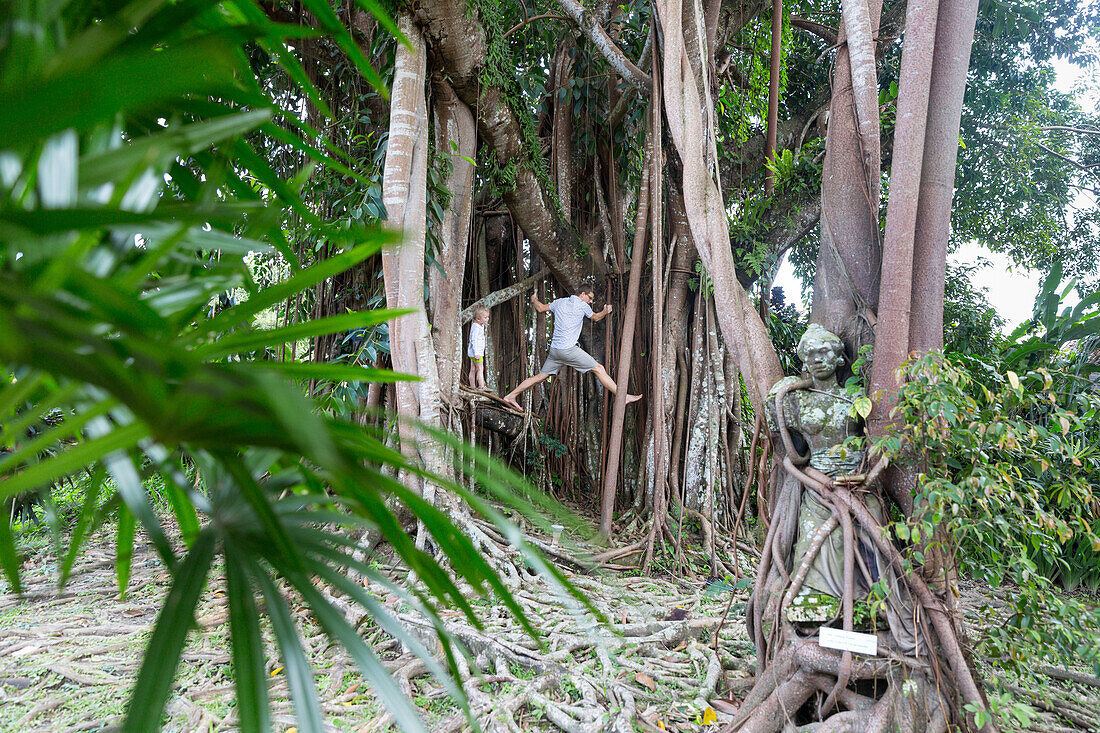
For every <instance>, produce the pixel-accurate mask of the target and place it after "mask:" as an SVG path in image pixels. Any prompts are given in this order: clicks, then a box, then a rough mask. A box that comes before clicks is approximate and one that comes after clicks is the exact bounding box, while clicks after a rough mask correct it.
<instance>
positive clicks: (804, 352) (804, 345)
mask: <svg viewBox="0 0 1100 733" xmlns="http://www.w3.org/2000/svg"><path fill="white" fill-rule="evenodd" d="M795 353H797V354H798V358H799V359H801V360H802V367H803V371H805V372H807V373H809V375H810V376H812V377H815V378H817V379H827V378H829V377H831V376H833V375H834V374H836V371H837V369H839V368H841V367H842V366H844V365H845V364H846V363H847V359H845V358H844V342H843V341H841V340H840V337H839V336H837V335H836V334H835V333H833V332H832V331H829V330H828V329H826V328H825V327H824V326H822V325H820V324H818V323H811V324H810V325H809V327H808V328H807V329H806V333H804V334H802V338H801V339H799V341H798V348H797V349H795Z"/></svg>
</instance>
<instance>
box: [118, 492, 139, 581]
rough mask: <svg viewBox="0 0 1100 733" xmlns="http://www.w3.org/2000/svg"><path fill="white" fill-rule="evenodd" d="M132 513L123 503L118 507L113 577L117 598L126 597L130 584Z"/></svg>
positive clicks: (132, 545)
mask: <svg viewBox="0 0 1100 733" xmlns="http://www.w3.org/2000/svg"><path fill="white" fill-rule="evenodd" d="M134 526H135V525H134V515H133V514H131V513H130V510H129V509H127V508H126V505H125V504H123V505H122V506H120V507H119V508H118V537H117V540H116V542H115V577H116V578H117V579H118V595H119V598H126V586H128V585H129V584H130V563H131V561H132V560H133V558H134Z"/></svg>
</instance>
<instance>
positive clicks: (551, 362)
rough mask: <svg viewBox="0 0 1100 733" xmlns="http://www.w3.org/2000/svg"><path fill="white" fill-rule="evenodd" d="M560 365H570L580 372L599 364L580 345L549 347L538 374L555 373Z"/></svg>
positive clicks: (589, 369) (582, 372)
mask: <svg viewBox="0 0 1100 733" xmlns="http://www.w3.org/2000/svg"><path fill="white" fill-rule="evenodd" d="M562 366H571V367H573V368H574V369H576V370H577V371H578V372H580V373H581V374H584V373H585V372H587V371H591V370H592V369H595V368H596V367H598V366H599V363H598V362H597V361H596V360H595V359H593V358H592V356H591V355H590V354H589V353H588V352H587V351H585V350H584V349H582V348H581V347H580V346H570V347H569V348H568V349H550V353H549V354H547V355H546V362H545V363H544V364H543V365H542V369H539V373H540V374H557V373H558V370H559V369H561V368H562Z"/></svg>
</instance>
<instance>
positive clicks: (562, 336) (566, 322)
mask: <svg viewBox="0 0 1100 733" xmlns="http://www.w3.org/2000/svg"><path fill="white" fill-rule="evenodd" d="M550 312H551V313H553V314H554V337H553V338H552V339H550V348H551V349H571V348H573V347H574V346H576V345H577V340H578V339H579V338H580V337H581V326H583V325H584V319H585V318H591V317H592V306H590V305H588V303H585V302H584V301H583V300H581V299H580V298H578V297H577V296H576V295H570V296H569V297H568V298H558V299H557V300H555V301H554V302H553V303H551V304H550Z"/></svg>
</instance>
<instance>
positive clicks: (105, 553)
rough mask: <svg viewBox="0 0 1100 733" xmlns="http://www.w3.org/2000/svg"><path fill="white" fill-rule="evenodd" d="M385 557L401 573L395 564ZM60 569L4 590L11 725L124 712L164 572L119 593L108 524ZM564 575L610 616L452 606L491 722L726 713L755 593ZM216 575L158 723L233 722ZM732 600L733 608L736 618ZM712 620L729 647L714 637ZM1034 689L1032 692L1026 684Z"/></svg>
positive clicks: (536, 607) (1095, 695)
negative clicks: (534, 633) (601, 619)
mask: <svg viewBox="0 0 1100 733" xmlns="http://www.w3.org/2000/svg"><path fill="white" fill-rule="evenodd" d="M376 562H377V561H376ZM382 569H383V570H387V571H389V572H391V573H393V574H394V575H397V574H398V569H397V568H387V567H386V566H384V565H382ZM56 571H57V564H56V558H55V557H54V556H53V555H52V554H51V553H49V552H41V553H37V554H36V555H35V556H34V558H33V559H31V560H30V561H29V562H28V563H27V564H26V565H25V566H24V574H25V575H24V581H25V584H26V586H27V589H26V593H25V595H24V597H23V598H22V599H17V598H15V597H14V596H12V595H10V594H7V595H0V731H20V733H23V732H25V731H95V730H105V729H110V728H113V727H114V726H117V725H118V724H119V723H120V722H121V719H122V716H123V714H124V712H125V706H126V700H127V697H128V694H129V690H130V688H131V686H132V685H133V683H134V680H135V679H136V676H137V672H138V668H139V665H140V662H141V657H142V653H143V652H144V649H145V645H146V643H147V641H148V638H149V634H150V630H151V628H152V625H153V623H154V621H155V619H156V613H157V610H158V608H159V604H160V601H161V599H162V597H163V595H164V594H165V593H166V591H167V588H168V585H169V578H168V576H167V573H166V571H165V568H164V566H163V565H162V564H161V563H160V561H159V559H158V558H157V556H156V554H155V552H153V550H152V549H151V547H150V546H149V545H147V544H142V543H141V542H140V540H139V542H138V545H137V547H135V551H134V557H133V575H132V578H131V580H130V584H129V590H128V593H127V594H126V597H125V598H124V599H120V598H119V596H118V591H117V586H116V581H115V570H114V550H113V538H111V537H109V536H105V535H102V534H101V535H97V536H96V537H94V538H93V539H92V541H91V542H90V544H89V546H88V548H87V550H86V551H85V552H84V554H83V556H82V558H81V560H79V561H78V565H77V568H76V569H75V571H74V573H73V575H72V578H71V580H70V582H69V583H68V585H67V586H66V587H65V588H64V589H62V590H58V588H57V585H56ZM567 572H568V571H567ZM571 579H572V580H573V581H574V582H575V583H577V585H578V586H579V587H580V588H581V589H582V590H584V591H585V592H586V593H588V594H589V595H590V597H591V599H592V600H593V602H594V603H595V605H596V606H597V607H598V608H600V610H601V611H602V612H603V613H604V614H605V615H606V617H607V618H608V620H609V622H610V626H609V627H605V626H601V625H599V624H597V623H595V621H594V619H593V617H592V616H591V615H590V614H586V613H582V612H581V610H580V609H579V608H578V607H577V606H576V604H575V603H574V602H569V601H563V600H562V599H560V597H558V595H557V594H556V593H555V592H554V590H553V589H552V588H551V587H549V586H548V585H546V584H545V582H544V581H541V580H539V579H537V578H525V579H524V580H523V581H522V582H521V583H520V585H519V586H518V588H517V589H516V591H515V592H516V595H517V598H518V600H519V601H520V603H521V604H522V606H523V607H524V609H525V610H526V611H527V612H528V614H529V615H530V617H531V618H532V620H533V622H534V624H535V626H536V628H537V629H539V631H540V632H541V634H542V641H543V642H544V646H543V647H542V648H541V649H540V648H539V645H538V644H536V643H535V642H534V641H533V640H532V639H531V638H530V637H529V636H526V635H525V634H524V633H523V632H522V630H520V629H519V628H518V627H517V625H516V624H515V622H514V620H512V619H511V618H510V617H509V616H508V615H507V613H506V612H505V611H504V609H503V608H502V607H500V606H499V605H496V604H494V603H493V602H492V601H491V600H481V601H478V602H477V603H476V604H475V607H476V608H477V609H478V611H479V613H481V614H482V616H483V619H484V622H485V629H484V630H483V631H477V630H475V629H473V628H472V627H471V626H469V625H468V624H467V623H466V622H465V621H464V619H462V618H460V617H459V615H458V614H457V612H454V613H451V612H445V613H444V618H445V621H446V622H447V625H448V627H449V630H450V631H451V632H452V633H453V634H454V636H455V637H456V638H457V639H458V640H459V641H460V642H462V644H463V645H464V646H465V648H466V649H467V650H468V651H469V656H468V657H467V658H466V659H464V660H462V661H461V663H460V667H462V670H461V671H462V673H463V675H462V676H463V679H464V683H463V686H464V689H465V691H466V694H467V696H468V697H469V699H470V702H471V705H472V708H473V711H474V714H475V715H476V716H477V718H478V720H479V721H480V722H481V723H482V726H483V728H485V729H486V730H489V731H527V730H548V731H549V730H555V731H556V730H568V731H578V732H588V731H591V732H592V733H595V732H596V731H605V730H610V731H635V730H641V731H657V730H667V731H702V730H704V728H706V727H709V725H710V724H712V723H721V722H722V721H724V720H728V719H729V716H728V715H727V714H726V713H725V712H724V711H723V710H722V709H721V708H722V706H721V704H717V705H714V707H717V708H719V709H718V710H715V709H714V707H711V705H712V702H713V700H714V698H716V697H717V693H716V689H720V690H728V689H731V688H732V689H733V690H734V691H737V690H739V689H740V690H743V689H744V687H745V685H746V682H745V680H747V678H748V677H749V676H750V675H751V674H752V669H753V664H754V659H753V649H752V646H751V644H750V643H749V641H748V639H747V638H746V636H745V627H744V624H743V622H742V621H741V616H742V614H741V613H740V608H741V605H742V604H743V603H744V602H745V600H746V597H747V591H742V590H732V589H731V588H730V587H729V586H725V585H724V584H723V585H718V586H714V585H711V586H709V587H708V586H706V584H705V583H704V582H686V581H678V580H673V579H667V578H666V579H654V578H645V577H638V576H636V575H634V576H632V575H631V574H612V573H604V574H601V575H599V576H594V575H581V574H575V575H572V576H571ZM223 588H224V579H223V577H222V576H221V575H220V573H218V572H215V573H214V574H213V575H212V580H211V582H210V583H209V584H208V587H207V588H206V589H205V591H204V594H203V597H202V600H201V601H200V604H199V609H198V613H197V615H196V620H197V629H196V630H195V631H193V632H192V633H191V635H190V637H189V641H188V645H187V647H186V649H185V651H184V654H183V661H182V663H181V667H180V669H179V672H178V677H177V685H176V692H175V693H174V694H173V696H172V698H171V699H170V701H169V705H168V711H167V719H166V721H165V725H164V728H165V730H172V731H223V730H233V729H235V721H236V711H235V696H234V691H233V684H232V670H231V665H230V659H229V643H228V622H227V619H226V611H225V603H226V601H225V596H224V592H223ZM0 590H3V588H2V587H0ZM372 590H373V591H374V592H375V593H376V595H377V596H378V597H379V599H381V600H382V601H383V602H385V603H387V605H388V606H389V607H390V608H391V609H393V610H394V612H395V614H397V615H398V617H399V619H401V621H402V623H403V624H405V625H406V628H407V629H409V630H413V631H416V630H417V628H418V627H419V626H422V622H421V621H420V620H419V619H418V617H416V616H415V614H413V613H412V612H411V611H410V610H408V609H404V608H402V607H401V603H400V601H399V600H398V599H397V598H395V597H393V596H390V595H389V594H388V593H387V592H386V591H385V590H384V589H382V588H381V587H378V588H372ZM731 594H732V597H731ZM964 600H966V597H965V596H964ZM292 607H293V608H294V609H295V616H296V619H297V621H298V623H299V627H300V628H301V629H302V632H303V646H304V648H305V649H306V651H307V654H308V655H309V657H310V659H311V660H312V663H313V667H314V673H315V677H316V682H317V685H318V689H319V690H320V693H321V695H320V697H321V700H322V705H323V712H324V714H325V717H326V721H327V725H328V726H329V728H330V729H331V730H338V731H382V730H386V729H388V728H390V721H389V718H388V716H387V715H386V714H385V711H384V709H383V708H382V707H381V706H380V705H379V703H378V702H377V701H376V700H375V699H374V697H373V695H372V694H371V692H370V690H369V688H368V687H367V686H366V685H365V684H364V683H363V681H362V678H361V677H360V675H359V673H358V670H357V669H356V667H355V665H354V663H353V662H352V660H351V659H350V658H349V657H348V656H347V654H346V653H344V652H343V650H342V649H341V648H340V647H339V646H338V645H334V644H332V643H331V642H330V641H329V640H328V638H327V637H326V636H324V634H322V633H321V631H320V629H319V627H318V626H317V625H316V624H315V623H314V622H313V620H312V619H311V618H310V617H309V615H308V613H307V611H306V610H305V608H304V605H303V604H300V603H297V604H292ZM727 608H732V611H731V612H730V613H729V614H728V618H726V611H727ZM344 610H345V612H346V614H347V615H348V616H349V617H350V618H349V620H351V621H352V622H353V623H355V624H358V625H359V628H360V629H361V630H363V633H364V636H365V637H366V638H367V640H368V641H369V642H370V643H371V645H372V647H373V648H374V649H375V650H376V651H377V652H378V653H379V655H380V656H381V657H382V659H384V660H385V661H386V664H387V666H388V667H389V668H390V669H391V670H392V672H393V674H394V675H395V677H396V678H397V680H398V682H399V683H400V684H401V686H402V687H403V689H404V690H405V691H406V693H407V694H409V696H410V697H411V699H412V700H413V702H414V703H415V704H416V705H417V707H418V708H419V709H420V711H421V714H422V716H423V719H424V721H425V723H426V727H427V728H428V729H429V730H430V731H433V732H435V731H452V730H453V731H457V730H462V729H463V728H464V727H465V719H464V717H463V715H462V713H461V711H460V709H459V708H458V706H457V705H456V704H455V702H454V701H453V700H452V699H451V697H450V696H449V695H448V694H447V693H446V691H445V690H444V689H443V688H442V687H441V686H440V685H438V684H437V683H436V682H435V680H434V679H433V678H431V677H430V676H429V675H428V674H427V672H426V670H425V668H424V667H423V665H421V664H420V663H419V662H418V661H417V660H416V659H415V658H414V657H412V655H410V654H406V653H402V649H401V648H400V647H399V645H398V643H397V642H396V641H395V640H393V639H392V638H390V637H389V636H388V635H387V634H386V633H385V632H384V631H383V630H381V629H380V628H378V627H377V626H376V625H374V624H373V623H372V622H371V620H370V619H369V618H366V617H365V616H364V614H363V612H362V611H361V610H356V609H354V608H352V607H351V606H350V605H346V606H345V608H344ZM723 618H725V621H724V622H723ZM719 627H720V630H719ZM716 630H719V644H718V653H715V650H714V648H713V637H714V633H715V631H716ZM265 637H266V643H267V646H268V656H269V661H268V674H269V680H270V685H269V688H270V696H271V699H272V717H273V720H274V722H275V726H276V729H277V730H280V731H289V730H292V729H293V728H294V726H295V724H296V723H295V718H294V712H293V706H292V703H291V701H290V696H289V692H288V688H287V682H286V678H285V676H284V674H283V668H282V666H281V664H280V662H279V660H278V655H277V653H276V650H275V645H274V640H273V637H272V636H271V634H270V630H269V629H265ZM1086 677H1087V675H1086ZM1054 683H1057V684H1058V685H1061V688H1059V689H1061V690H1062V692H1063V693H1064V694H1066V695H1070V696H1072V697H1073V699H1077V700H1080V703H1081V708H1080V709H1081V715H1085V716H1087V715H1089V714H1090V713H1091V712H1093V711H1095V710H1100V690H1098V689H1096V688H1094V687H1091V686H1090V685H1089V684H1087V683H1085V684H1075V683H1074V682H1072V681H1064V680H1062V681H1054V680H1052V684H1054ZM1027 696H1028V693H1027V692H1026V691H1024V690H1022V689H1021V690H1020V697H1021V698H1024V697H1027ZM1037 704H1040V703H1037ZM1093 706H1095V707H1093ZM1084 721H1085V722H1084V723H1082V722H1081V721H1078V724H1077V725H1076V727H1075V726H1074V723H1073V721H1070V720H1066V719H1065V718H1055V717H1054V716H1052V715H1049V714H1043V715H1042V716H1041V717H1037V718H1034V719H1032V720H1031V721H1030V722H1029V723H1028V724H1026V725H1021V729H1024V730H1039V731H1070V730H1088V725H1087V723H1088V719H1087V717H1086V718H1085V719H1084ZM1097 725H1100V721H1097ZM1096 729H1097V730H1100V728H1096Z"/></svg>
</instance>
